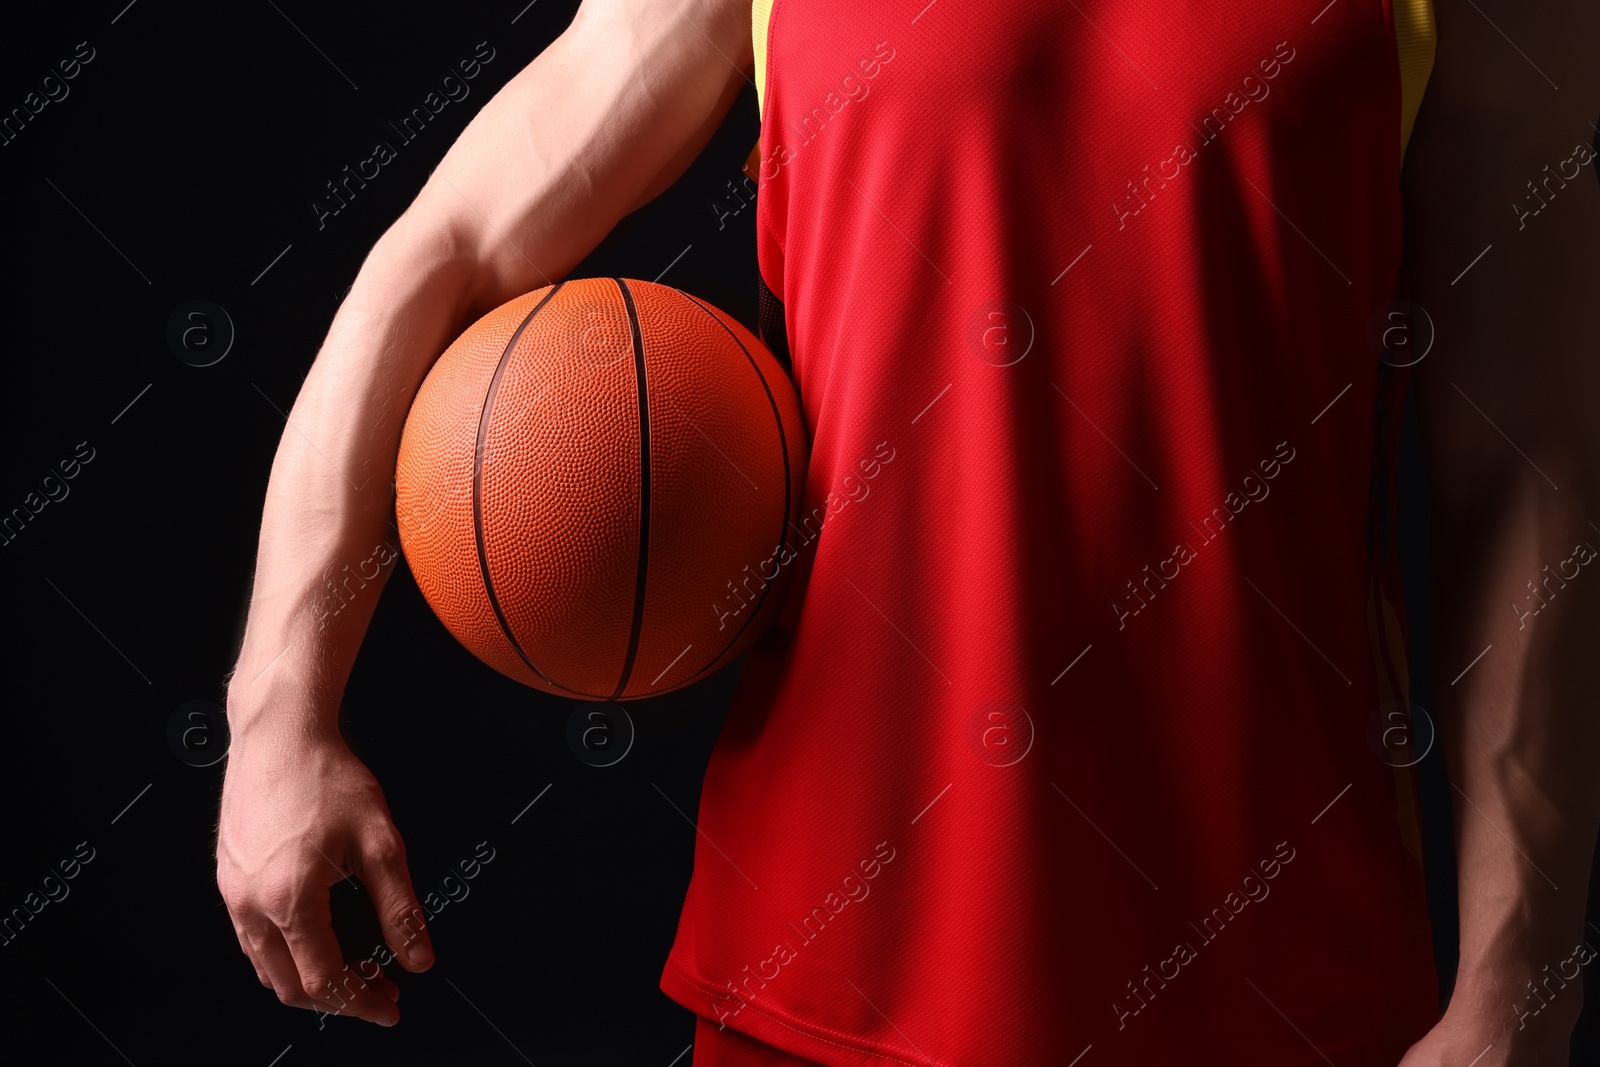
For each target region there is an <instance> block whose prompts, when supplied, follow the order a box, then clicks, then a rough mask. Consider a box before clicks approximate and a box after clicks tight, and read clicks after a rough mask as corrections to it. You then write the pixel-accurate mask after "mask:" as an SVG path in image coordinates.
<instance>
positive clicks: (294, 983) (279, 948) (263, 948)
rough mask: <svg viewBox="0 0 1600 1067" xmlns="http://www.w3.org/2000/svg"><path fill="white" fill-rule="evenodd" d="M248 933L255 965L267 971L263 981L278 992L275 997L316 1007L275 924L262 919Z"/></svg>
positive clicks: (294, 1006)
mask: <svg viewBox="0 0 1600 1067" xmlns="http://www.w3.org/2000/svg"><path fill="white" fill-rule="evenodd" d="M247 936H248V937H249V938H250V944H251V947H252V948H254V950H255V956H254V959H255V960H256V962H257V966H258V967H259V968H260V969H261V970H262V971H264V972H266V977H267V981H266V983H265V984H266V985H267V986H268V987H269V988H270V989H271V990H272V991H273V992H275V993H277V994H278V999H279V1000H281V1001H283V1003H285V1004H287V1005H289V1006H290V1007H291V1008H313V1007H315V1006H316V1004H315V1002H313V1000H312V999H311V998H310V997H308V996H306V991H305V989H304V988H303V987H302V986H301V984H300V971H299V968H297V967H296V966H295V965H294V957H293V956H292V955H290V953H289V946H288V945H287V944H285V943H284V940H283V934H281V933H280V932H279V931H278V928H277V927H276V926H273V925H272V924H271V923H270V922H267V921H265V920H263V921H262V923H261V926H260V927H259V928H252V929H250V930H248V931H247Z"/></svg>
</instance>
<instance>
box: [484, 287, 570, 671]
mask: <svg viewBox="0 0 1600 1067" xmlns="http://www.w3.org/2000/svg"><path fill="white" fill-rule="evenodd" d="M565 284H566V283H565V282H557V283H556V285H555V288H553V289H551V290H550V291H549V292H548V293H546V294H545V295H544V299H542V300H540V301H539V302H538V303H537V304H535V305H534V306H533V310H532V311H530V312H528V317H527V318H525V319H523V320H522V325H520V326H518V327H517V332H516V333H513V334H512V335H511V340H509V341H507V342H506V350H505V351H504V352H502V353H500V362H499V363H498V364H496V365H495V368H494V377H492V378H490V379H489V389H488V391H487V392H485V393H484V397H483V413H482V414H481V415H479V416H478V443H477V447H476V448H475V449H474V450H473V453H472V535H473V537H474V538H475V539H476V540H477V542H478V572H479V573H480V574H482V575H483V591H484V592H485V593H487V594H488V596H489V606H490V607H491V608H493V609H494V617H495V618H496V619H498V620H499V621H500V632H501V633H502V634H504V635H505V639H506V641H507V643H509V644H510V645H511V649H512V651H514V652H515V653H516V654H517V656H518V657H519V658H520V659H521V660H522V662H524V663H526V664H527V665H528V669H529V670H530V671H532V672H533V673H534V674H537V675H538V676H539V677H540V678H541V679H542V680H543V681H544V682H545V684H546V685H551V686H554V687H555V688H557V689H560V690H563V691H565V692H568V693H572V694H573V695H575V696H586V695H587V694H584V693H578V692H577V691H576V690H573V689H568V688H567V687H566V686H564V685H562V684H561V683H560V682H556V681H552V680H551V679H550V677H549V675H547V674H545V673H544V672H543V671H541V670H540V669H539V668H538V667H536V666H534V663H533V660H531V659H529V658H528V654H527V653H526V652H524V651H523V650H522V645H521V644H520V643H519V642H518V641H517V639H516V637H515V636H514V635H513V634H512V632H511V624H510V623H509V622H507V621H506V613H505V612H504V611H503V610H501V608H500V598H499V597H498V596H496V595H495V591H494V582H493V581H492V580H491V579H490V578H489V551H488V549H487V548H486V547H485V545H484V543H483V451H484V442H485V440H486V439H487V438H488V436H489V417H490V415H491V414H492V412H493V410H494V398H495V393H496V392H498V391H499V389H500V377H501V375H503V374H504V373H505V369H506V364H507V363H509V362H511V353H512V351H513V350H514V349H515V348H516V347H517V342H518V341H519V340H521V339H522V331H523V330H526V329H527V328H528V323H530V322H532V321H533V317H534V316H535V315H537V314H539V311H540V309H542V308H543V307H544V306H545V305H546V304H548V303H550V301H551V300H552V299H553V298H554V297H555V295H556V294H557V293H559V292H560V291H561V287H562V286H563V285H565Z"/></svg>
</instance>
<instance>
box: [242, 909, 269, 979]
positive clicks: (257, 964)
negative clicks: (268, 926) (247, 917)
mask: <svg viewBox="0 0 1600 1067" xmlns="http://www.w3.org/2000/svg"><path fill="white" fill-rule="evenodd" d="M233 936H234V937H237V938H238V939H239V951H240V952H243V953H244V958H245V959H247V960H249V961H250V966H252V967H254V968H255V969H256V981H258V982H260V983H261V984H262V985H264V986H266V987H267V988H268V989H271V988H272V980H271V979H270V978H268V977H267V972H266V971H265V970H263V969H262V966H261V961H260V960H259V959H257V958H256V950H255V949H254V948H253V947H251V945H250V939H249V938H248V937H246V936H245V934H244V927H242V926H240V925H239V924H238V923H237V922H235V923H234V924H233Z"/></svg>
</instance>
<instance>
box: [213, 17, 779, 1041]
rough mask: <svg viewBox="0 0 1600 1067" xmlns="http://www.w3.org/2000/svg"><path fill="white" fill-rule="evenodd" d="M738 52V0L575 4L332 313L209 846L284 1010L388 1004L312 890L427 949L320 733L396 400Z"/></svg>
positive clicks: (375, 544)
mask: <svg viewBox="0 0 1600 1067" xmlns="http://www.w3.org/2000/svg"><path fill="white" fill-rule="evenodd" d="M752 62H753V59H752V55H751V47H750V9H749V3H748V0H627V2H625V0H585V3H584V4H583V6H582V8H581V9H580V10H579V12H578V15H577V18H576V19H575V20H574V22H573V24H572V26H571V27H570V28H568V29H567V31H566V32H565V33H564V34H562V36H561V37H559V38H558V39H557V40H556V41H555V42H554V43H552V44H551V45H550V47H549V48H547V49H546V50H545V51H544V52H543V53H542V54H541V55H540V56H539V57H538V58H537V59H536V60H534V62H533V63H532V64H530V65H529V66H528V67H527V69H525V70H523V71H522V72H521V73H519V74H518V75H517V76H516V77H515V78H513V79H512V80H511V81H510V82H509V83H508V84H507V85H506V86H505V88H503V89H502V90H501V91H500V92H499V93H498V94H496V95H495V96H494V98H493V99H491V100H489V101H488V103H486V104H485V105H484V107H483V109H482V111H481V112H480V113H479V114H478V115H477V116H476V117H475V118H474V119H473V120H472V122H471V123H470V124H469V125H468V126H467V128H466V130H465V131H464V132H463V133H462V135H461V137H460V139H459V140H457V142H456V143H455V145H454V146H453V147H452V148H451V149H450V151H449V152H448V153H447V154H446V155H445V157H444V159H443V160H442V161H441V162H440V163H439V165H438V167H437V168H436V169H435V171H434V172H433V174H432V175H431V176H430V178H429V179H428V181H427V183H426V185H425V186H424V188H423V190H422V192H421V193H420V194H419V195H418V197H417V199H416V201H415V203H414V204H413V205H412V206H411V207H410V208H409V209H408V210H407V211H406V212H405V214H404V215H403V216H402V217H401V218H400V220H399V221H397V222H396V223H395V224H394V226H393V227H392V228H391V229H390V230H389V231H388V232H387V233H386V234H385V235H384V236H383V238H382V239H381V240H380V241H379V242H378V244H377V245H376V247H374V249H373V250H372V252H371V254H370V255H369V256H368V257H367V260H366V262H365V263H364V264H363V265H362V268H361V271H360V273H359V274H358V275H357V277H356V280H355V283H354V285H353V286H352V287H351V290H350V293H349V296H348V297H347V298H346V299H345V301H344V303H343V304H342V306H341V307H340V308H339V311H338V314H337V315H336V316H335V317H334V321H333V325H332V327H331V328H330V330H329V332H328V337H327V339H326V341H325V342H324V344H323V347H322V349H321V351H320V352H319V353H318V355H317V358H316V361H315V362H314V364H313V365H312V368H311V372H310V374H309V375H308V376H307V378H306V381H305V385H304V386H303V388H302V390H301V392H300V395H299V397H298V399H297V400H296V401H295V405H294V409H293V411H292V412H291V414H290V416H289V424H288V426H287V427H286V428H285V430H284V434H283V438H282V441H281V442H280V444H279V447H278V453H277V456H276V458H275V460H274V462H273V466H272V474H271V479H270V482H269V485H268V489H267V498H266V506H265V510H264V513H263V516H262V523H261V541H260V548H259V552H258V557H257V564H256V572H255V581H254V587H253V590H252V593H251V601H250V614H249V620H248V623H247V625H246V629H245V636H244V642H243V646H242V648H241V650H240V653H239V659H238V662H237V665H236V666H235V668H234V672H233V674H232V676H231V678H230V682H229V687H228V700H227V703H228V720H229V725H230V727H231V730H232V735H233V740H232V744H231V748H230V753H229V758H228V767H227V774H226V777H225V779H224V784H223V795H222V810H221V817H220V821H219V826H218V840H217V882H218V886H219V888H220V889H221V891H222V895H223V899H224V901H225V902H226V903H227V907H228V911H229V913H230V915H231V916H232V918H233V923H234V928H235V932H236V933H237V934H238V937H239V943H240V947H241V948H242V949H243V950H244V952H245V954H246V955H247V956H248V957H249V958H250V960H251V962H252V963H253V964H254V965H255V968H256V973H257V976H258V977H259V979H260V980H261V982H262V984H263V985H266V986H269V987H271V988H272V989H274V990H275V991H276V992H277V994H278V996H279V998H280V999H281V1000H283V1001H284V1002H285V1003H287V1004H293V1005H296V1006H300V1007H307V1008H318V1009H320V1010H323V1011H339V1012H342V1013H345V1014H353V1015H357V1016H359V1017H361V1018H364V1019H368V1020H371V1021H373V1022H381V1023H384V1024H385V1025H392V1024H393V1023H394V1022H395V1021H396V1020H397V1019H398V1017H399V1016H398V1011H397V1009H396V1008H395V1006H394V1005H393V1003H392V1000H393V999H394V996H395V994H396V990H395V987H394V986H393V984H392V983H390V982H388V981H387V980H385V979H382V978H376V977H373V976H372V975H371V972H370V971H369V972H368V974H367V975H365V976H363V975H356V974H353V973H352V972H351V971H348V970H346V969H345V968H344V960H343V958H342V955H341V953H340V951H339V946H338V944H337V942H336V940H335V938H334V935H333V932H332V926H331V922H330V915H329V905H328V892H327V891H328V887H329V886H331V885H333V884H334V883H336V882H337V881H339V880H340V879H341V878H342V877H344V876H345V875H347V874H356V875H359V876H360V877H361V878H362V880H363V881H364V882H365V883H366V885H367V886H368V888H369V889H370V891H371V893H372V896H373V902H374V905H375V906H376V907H377V909H378V912H379V918H380V920H381V921H382V923H383V926H384V931H385V935H386V938H387V941H388V944H389V948H390V949H391V950H392V951H393V952H394V953H395V955H396V956H397V958H399V960H400V961H401V962H402V963H403V964H404V965H405V966H406V967H407V968H408V969H410V970H414V971H419V970H424V969H426V968H427V967H428V966H429V965H430V964H431V963H432V962H433V953H432V949H431V947H430V945H429V940H428V936H427V934H426V932H425V931H424V930H423V929H422V927H421V922H420V920H421V916H422V913H421V911H420V909H419V908H418V906H417V900H416V894H415V891H414V890H413V888H412V885H411V880H410V877H409V875H408V873H407V868H406V863H405V851H404V846H403V844H402V842H401V839H400V835H399V834H398V832H397V831H396V829H395V827H394V824H393V822H392V821H391V819H390V815H389V811H388V807H387V805H386V804H385V802H384V800H383V795H382V791H381V790H380V789H379V788H378V784H377V782H376V781H375V780H374V779H373V777H372V775H371V774H370V773H369V772H368V771H367V769H366V768H365V767H364V766H363V765H362V764H361V763H360V762H359V761H358V760H356V759H355V757H354V756H353V755H352V754H351V753H350V751H349V749H348V748H347V747H346V746H345V744H344V742H343V741H342V739H341V738H340V736H339V729H338V724H337V717H338V707H339V701H340V697H341V694H342V692H343V689H344V685H345V682H346V680H347V678H348V676H349V672H350V668H351V664H352V662H353V661H354V659H355V656H356V652H357V649H358V648H359V646H360V643H361V639H362V637H363V635H364V634H365V632H366V628H367V624H368V622H369V620H370V619H371V616H372V610H373V607H374V602H375V601H376V599H377V593H378V589H379V588H380V587H381V584H382V582H383V580H384V579H385V578H386V577H387V568H385V569H384V570H383V571H382V572H381V573H380V574H379V576H378V577H377V578H376V579H368V584H367V586H366V587H365V588H363V589H362V590H361V593H360V595H359V596H355V597H353V598H351V599H350V600H349V601H348V603H344V604H343V605H341V601H340V600H339V599H338V598H337V597H336V595H335V592H334V583H336V582H339V581H340V580H341V579H342V578H343V577H344V574H343V573H341V572H342V571H343V569H344V568H345V567H347V566H348V567H350V568H351V569H352V571H354V570H357V569H359V568H361V567H362V566H363V565H364V564H369V561H372V560H374V559H376V560H379V561H385V560H388V559H389V558H391V557H390V556H389V555H388V553H389V552H398V549H399V545H398V541H397V540H396V539H395V536H394V534H393V530H392V528H391V526H390V523H389V519H390V516H391V515H392V513H393V507H394V503H393V496H392V493H391V489H390V480H391V478H392V477H393V473H394V463H395V455H396V451H397V449H398V446H399V439H400V431H401V428H402V425H403V423H404V420H405V417H406V413H407V411H408V410H409V408H410V404H411V400H412V398H413V397H414V396H415V394H416V391H417V389H418V387H419V386H420V384H421V382H422V379H423V377H424V376H425V375H426V373H427V371H428V369H429V367H430V366H431V365H432V363H433V362H434V360H436V359H437V358H438V356H439V355H440V353H441V352H442V351H443V350H444V348H445V347H446V346H447V345H448V343H449V342H450V341H451V340H452V339H453V338H454V337H455V335H456V334H457V333H458V332H459V331H460V330H461V329H462V328H463V327H464V326H465V325H466V323H467V322H468V321H469V320H470V319H471V318H473V317H475V316H477V315H480V314H482V313H483V312H485V311H488V310H490V309H492V308H494V307H496V306H498V305H499V304H501V303H503V302H505V301H506V300H508V299H510V298H512V297H514V296H517V295H520V294H521V293H524V292H527V291H529V290H531V289H535V288H538V287H539V286H542V285H545V284H547V283H549V282H552V281H554V280H556V279H558V278H560V277H562V276H563V275H564V274H565V273H566V272H567V271H569V270H571V269H572V267H573V266H574V265H575V264H576V263H578V262H579V261H580V260H581V259H582V258H583V257H584V256H585V255H586V254H587V253H588V252H589V251H590V250H591V249H593V248H594V246H595V245H596V244H598V243H599V241H600V240H601V238H602V237H604V236H605V234H606V233H607V232H608V231H609V230H610V229H611V228H612V227H613V226H614V225H615V224H616V223H617V222H618V220H620V219H621V218H622V217H623V215H625V214H626V213H627V212H628V211H630V210H632V209H633V208H634V207H637V206H638V205H640V204H641V203H643V202H644V201H645V200H647V199H649V198H650V197H651V196H653V195H655V194H656V193H658V192H660V191H661V190H662V189H664V188H665V187H666V186H667V185H669V184H670V183H671V182H672V180H674V179H676V178H677V176H678V175H679V174H681V173H682V171H683V170H684V168H685V167H686V166H687V165H688V163H689V162H690V161H691V160H692V159H693V158H694V156H695V155H696V154H698V152H699V151H700V149H701V148H703V147H704V145H705V143H706V141H707V140H708V139H709V138H710V136H711V133H712V131H714V130H715V128H716V126H717V124H718V123H719V122H720V121H721V119H722V117H723V116H724V115H725V114H726V112H727V110H728V108H729V106H730V105H731V103H732V101H733V99H734V97H735V96H737V94H738V90H739V89H740V88H741V87H742V86H743V85H744V83H745V78H746V74H745V72H746V71H747V70H748V68H749V67H750V66H751V64H752ZM380 546H382V547H380ZM334 608H337V609H338V610H337V611H335V610H332V609H334ZM364 977H365V978H369V979H370V980H368V981H365V982H364V981H362V980H361V979H362V978H364Z"/></svg>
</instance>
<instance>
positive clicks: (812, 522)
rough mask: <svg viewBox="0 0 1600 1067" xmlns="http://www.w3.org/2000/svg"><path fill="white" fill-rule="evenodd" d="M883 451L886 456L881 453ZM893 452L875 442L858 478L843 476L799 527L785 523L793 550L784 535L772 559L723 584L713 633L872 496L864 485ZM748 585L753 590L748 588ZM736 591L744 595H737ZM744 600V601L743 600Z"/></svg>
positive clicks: (889, 460) (746, 568)
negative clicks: (793, 538)
mask: <svg viewBox="0 0 1600 1067" xmlns="http://www.w3.org/2000/svg"><path fill="white" fill-rule="evenodd" d="M885 450H887V453H886V452H885ZM894 457H895V450H894V448H893V447H892V446H891V445H890V444H889V442H888V441H879V442H878V444H877V446H876V448H875V449H874V450H873V454H872V455H871V456H868V457H866V458H864V459H862V460H861V461H860V462H859V463H857V465H856V468H855V469H858V470H859V471H860V472H861V473H860V476H859V477H858V476H857V475H856V473H855V470H852V471H851V473H849V474H846V475H845V476H844V477H843V478H842V479H841V480H840V483H839V489H840V490H841V491H840V492H833V491H830V492H829V493H828V495H827V498H826V499H825V500H823V502H822V503H821V505H819V506H817V507H815V508H812V509H811V514H809V515H805V516H797V519H798V520H799V523H800V525H799V526H796V525H795V524H794V522H790V523H789V529H790V530H792V531H794V533H795V535H796V537H797V540H796V542H795V544H794V545H793V546H791V545H790V543H789V540H788V533H787V532H785V534H784V540H782V541H780V542H779V543H778V544H777V546H776V547H774V548H773V550H772V555H770V556H768V557H767V558H766V559H764V560H762V561H761V562H760V563H759V564H757V565H756V567H755V570H753V571H752V570H751V568H750V564H748V563H746V564H745V565H744V570H743V571H742V572H741V573H742V575H743V577H741V578H740V579H739V582H738V583H737V584H735V582H734V580H733V579H732V578H730V579H728V581H727V589H728V591H727V593H725V594H724V595H723V597H722V601H723V602H722V603H720V604H719V603H717V602H716V601H713V602H712V604H711V611H712V613H713V614H715V615H716V616H717V629H718V630H723V629H726V628H727V626H728V620H729V619H737V618H738V616H739V614H740V613H741V612H742V611H744V609H745V608H748V607H750V606H751V605H752V604H755V603H758V602H759V600H760V596H761V591H762V590H764V589H765V588H766V587H767V585H768V584H769V583H771V582H773V581H775V580H776V579H777V577H778V575H779V574H780V573H781V572H782V570H783V568H784V567H786V566H788V565H789V564H790V563H793V562H794V561H795V560H796V559H798V558H799V557H800V550H801V549H802V548H805V547H807V546H809V545H813V544H815V543H816V541H817V539H818V538H820V537H821V536H822V531H823V528H824V527H825V526H826V525H827V524H828V522H829V521H831V520H832V519H834V518H836V517H837V516H838V515H839V513H840V512H842V511H843V510H844V509H845V507H846V506H847V505H849V504H850V503H852V502H855V503H859V502H860V501H863V500H865V499H866V498H867V494H868V493H870V492H872V487H871V486H870V485H868V484H867V483H868V482H870V481H871V480H872V479H874V478H876V477H877V476H878V475H879V474H881V473H883V468H884V467H886V466H888V465H889V464H890V463H892V462H894ZM752 583H753V584H754V588H751V585H752ZM740 589H743V590H744V594H743V595H741V594H740V592H739V591H740ZM746 596H748V598H749V599H748V601H747V600H746Z"/></svg>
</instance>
